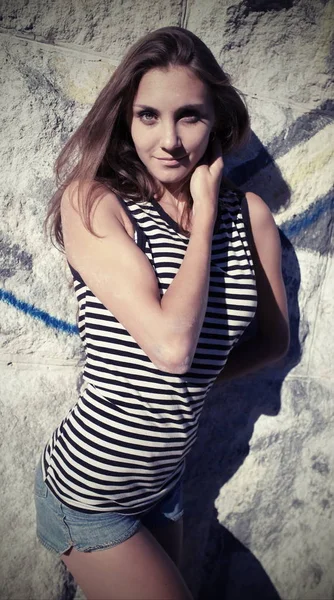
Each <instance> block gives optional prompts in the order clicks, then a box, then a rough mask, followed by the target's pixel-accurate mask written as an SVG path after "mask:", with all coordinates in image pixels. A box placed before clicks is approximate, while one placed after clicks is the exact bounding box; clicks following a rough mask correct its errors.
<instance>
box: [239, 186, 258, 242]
mask: <svg viewBox="0 0 334 600" xmlns="http://www.w3.org/2000/svg"><path fill="white" fill-rule="evenodd" d="M241 214H242V218H243V221H244V225H245V232H246V238H247V242H248V246H249V249H250V251H252V250H253V248H254V247H255V244H254V238H253V233H252V226H251V222H250V218H249V209H248V202H247V198H246V195H245V194H243V195H242V197H241Z"/></svg>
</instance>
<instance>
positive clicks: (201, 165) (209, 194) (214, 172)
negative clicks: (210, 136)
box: [190, 138, 224, 222]
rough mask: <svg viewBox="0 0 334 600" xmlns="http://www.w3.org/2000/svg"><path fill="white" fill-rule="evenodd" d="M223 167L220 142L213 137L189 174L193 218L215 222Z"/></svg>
mask: <svg viewBox="0 0 334 600" xmlns="http://www.w3.org/2000/svg"><path fill="white" fill-rule="evenodd" d="M223 168H224V161H223V156H222V149H221V144H220V142H219V140H218V139H217V138H215V139H214V140H212V141H210V142H209V144H208V147H207V149H206V151H205V153H204V155H203V157H202V158H201V160H200V161H199V162H198V163H197V165H196V167H195V169H194V171H193V173H192V175H191V179H190V193H191V196H192V199H193V218H194V219H197V218H199V219H201V220H203V219H209V220H211V219H212V220H213V222H215V220H216V216H217V209H218V195H219V189H220V182H221V178H222V174H223Z"/></svg>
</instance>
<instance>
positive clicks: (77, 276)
mask: <svg viewBox="0 0 334 600" xmlns="http://www.w3.org/2000/svg"><path fill="white" fill-rule="evenodd" d="M66 260H67V259H66ZM67 264H68V266H69V268H70V271H71V273H72V275H73V278H74V279H76V280H77V281H80V282H81V283H83V284H84V285H86V284H85V282H84V280H83V279H82V277H81V275H80V273H79V272H78V271H77V270H76V269H74V267H72V265H70V263H69V262H68V260H67Z"/></svg>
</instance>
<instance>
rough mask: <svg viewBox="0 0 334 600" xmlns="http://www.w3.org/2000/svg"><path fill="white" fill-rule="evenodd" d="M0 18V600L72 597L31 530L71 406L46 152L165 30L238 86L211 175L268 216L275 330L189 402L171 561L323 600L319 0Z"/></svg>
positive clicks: (324, 65)
mask: <svg viewBox="0 0 334 600" xmlns="http://www.w3.org/2000/svg"><path fill="white" fill-rule="evenodd" d="M139 6H140V8H139ZM1 11H2V12H1V21H0V26H1V27H0V33H1V35H0V45H1V59H2V60H1V71H0V73H1V75H0V76H1V84H2V88H1V89H2V93H1V96H0V118H1V121H2V135H1V138H0V145H1V157H2V161H1V162H2V168H1V171H0V184H1V185H0V189H1V205H0V211H1V228H0V231H1V233H0V243H1V264H0V272H1V282H0V300H1V320H0V327H1V342H0V348H1V349H0V363H1V392H2V393H1V399H0V402H1V409H2V415H3V416H2V419H1V430H2V432H1V433H2V435H1V441H2V461H1V470H2V473H1V475H2V494H1V496H0V506H1V515H2V518H1V530H2V531H1V540H2V541H1V557H0V558H1V560H0V565H1V566H0V570H1V573H0V579H1V591H0V597H1V599H4V600H56V599H57V600H58V599H62V600H69V599H70V598H73V597H74V596H75V597H76V598H79V597H82V598H83V595H82V592H81V591H80V590H77V591H76V590H75V586H74V585H73V583H71V581H70V578H69V577H68V574H67V573H66V572H65V570H64V568H63V567H62V565H61V563H59V562H58V561H57V559H55V558H54V557H53V555H51V554H49V553H48V552H47V551H46V550H44V548H43V547H41V546H40V544H39V543H38V542H37V540H36V539H35V530H34V519H35V515H34V505H33V477H34V469H35V465H36V462H37V459H38V456H39V454H40V452H41V449H42V447H43V445H44V443H45V442H46V440H47V439H48V437H49V435H50V434H51V432H52V430H53V428H54V427H56V425H58V424H59V422H60V420H61V419H62V418H63V416H64V415H65V413H66V412H67V410H68V409H69V408H70V407H71V406H72V405H73V404H74V402H75V401H76V398H77V394H78V392H79V389H80V383H81V382H80V372H81V367H82V358H83V355H82V348H81V346H80V343H79V338H78V335H77V331H76V326H75V315H76V300H75V297H74V294H73V291H72V290H70V289H69V283H70V282H71V276H70V273H69V271H68V268H67V265H66V261H65V258H64V256H63V255H62V254H60V253H59V252H58V251H57V250H56V249H55V248H54V247H53V246H52V245H51V244H50V242H49V241H48V240H47V239H46V238H45V237H44V236H43V232H42V222H43V219H44V217H45V214H46V209H47V202H48V199H49V197H50V196H51V194H52V192H53V191H54V189H55V182H54V176H53V163H54V160H55V158H56V156H57V154H58V153H59V151H60V149H61V148H62V146H63V145H64V143H65V141H66V140H67V138H68V137H69V135H70V134H71V132H73V131H74V130H75V128H76V127H77V126H78V125H79V123H80V122H81V120H82V119H83V117H84V116H85V114H86V113H87V112H88V110H89V108H90V106H91V104H92V103H93V102H94V99H95V98H96V96H97V94H98V92H99V90H100V89H101V88H102V87H103V85H104V83H105V82H106V81H107V80H108V78H109V77H110V75H111V73H112V72H113V70H114V68H115V66H116V65H117V64H118V62H119V60H120V59H121V57H122V55H123V54H124V52H125V51H126V49H127V48H128V46H129V45H130V44H131V43H132V42H134V41H135V40H136V39H138V38H139V37H140V36H141V35H143V34H144V33H146V32H148V31H150V30H153V29H156V28H158V27H162V26H165V25H181V26H184V27H186V28H188V29H190V30H191V31H193V32H194V33H196V34H197V35H199V36H200V37H201V38H202V39H203V40H204V41H205V42H206V43H207V44H208V45H209V47H210V48H211V49H212V51H213V52H214V54H215V56H216V57H217V59H218V60H219V61H220V63H221V64H222V65H223V67H224V69H225V70H226V71H227V72H228V73H229V74H230V75H231V77H232V81H233V84H234V85H235V86H236V87H237V88H238V89H240V90H241V91H242V92H243V93H244V94H245V99H246V101H247V104H248V108H249V111H250V115H251V121H252V132H253V133H252V139H251V142H250V144H249V145H248V147H247V148H245V149H244V150H243V151H242V152H240V153H238V154H237V155H235V156H233V157H229V158H228V160H226V162H225V173H226V174H228V175H229V177H230V178H231V179H232V180H234V181H235V182H236V183H237V184H239V185H240V186H241V187H242V189H244V191H253V192H255V193H257V194H259V195H261V196H262V198H263V199H264V200H265V201H266V202H267V203H268V205H269V206H270V208H271V210H272V212H273V214H274V218H275V220H276V223H277V225H278V227H279V229H280V235H281V242H282V250H283V274H284V279H285V283H286V287H287V291H288V300H289V314H290V322H291V347H290V351H289V353H288V355H287V356H286V357H285V358H284V359H283V360H282V361H281V362H280V363H279V364H278V365H276V366H275V367H271V368H266V369H263V370H261V371H259V372H258V373H257V374H254V375H250V376H248V377H244V378H240V379H238V380H235V381H231V382H229V383H228V384H225V385H219V386H215V387H214V388H213V390H212V391H211V393H210V396H209V397H208V398H207V401H206V406H205V408H204V411H203V413H202V417H201V425H200V430H199V437H198V441H197V443H196V445H195V447H194V449H193V451H192V453H191V455H190V456H189V457H188V461H187V467H188V468H187V476H186V481H185V511H186V512H185V542H184V554H185V556H184V563H183V568H182V570H183V573H184V576H185V578H186V580H187V582H188V585H189V587H190V588H191V590H192V592H193V594H194V597H195V598H198V599H199V600H216V599H217V600H218V599H222V598H224V599H225V600H253V599H254V600H255V599H256V600H258V599H261V600H262V599H263V600H269V599H274V598H282V599H285V600H327V599H328V600H329V599H330V598H332V597H333V596H332V594H333V586H334V578H333V569H332V563H333V558H334V547H333V546H334V542H333V539H334V536H333V533H334V532H333V518H332V517H333V499H334V483H333V469H334V443H333V421H334V404H333V368H332V356H333V354H332V350H333V341H332V339H333V336H332V321H333V281H334V262H333V217H332V214H333V213H332V209H333V162H334V161H333V151H332V148H333V114H334V111H333V100H332V98H333V87H332V85H331V67H332V66H333V60H332V62H331V57H332V56H333V55H331V51H332V47H331V44H330V42H331V38H330V33H331V29H332V28H333V21H334V19H333V3H331V2H330V1H326V0H299V1H298V0H278V1H274V0H239V1H237V0H170V1H169V2H168V3H166V2H164V1H162V0H156V1H155V2H148V1H145V0H143V1H141V2H140V4H138V2H135V1H134V0H124V1H122V2H120V1H119V0H109V1H107V0H95V2H93V1H91V2H85V3H81V2H80V3H79V2H78V1H76V0H52V1H51V0H43V2H42V1H41V0H38V1H36V2H33V1H32V0H30V1H29V0H28V1H26V2H24V1H23V0H3V2H2V9H1ZM331 317H332V318H331Z"/></svg>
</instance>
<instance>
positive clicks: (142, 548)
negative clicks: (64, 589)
mask: <svg viewBox="0 0 334 600" xmlns="http://www.w3.org/2000/svg"><path fill="white" fill-rule="evenodd" d="M61 559H62V560H63V562H64V563H65V565H66V567H67V568H68V570H69V571H70V572H71V574H72V575H73V577H74V579H75V580H76V582H77V583H78V585H79V586H80V588H81V589H82V591H83V592H84V594H85V595H86V597H87V599H88V600H129V599H130V598H131V600H192V596H191V594H190V592H189V590H188V588H187V586H186V584H185V582H184V580H183V578H182V575H181V573H180V571H179V570H178V569H177V567H176V566H175V564H174V563H173V561H172V560H171V558H170V557H169V556H168V554H167V553H166V552H165V551H164V550H163V548H162V547H161V545H160V544H159V543H158V542H157V541H156V539H155V538H154V537H153V535H152V534H151V533H150V532H149V530H148V529H147V528H146V527H144V526H143V525H142V526H141V528H140V529H139V531H138V532H137V533H135V534H134V535H133V536H132V537H130V538H129V539H127V540H126V541H124V542H122V543H120V544H117V545H116V546H113V547H112V548H108V549H106V550H95V551H94V552H80V551H78V550H76V549H75V548H71V550H70V551H69V553H68V554H63V555H62V556H61Z"/></svg>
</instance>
